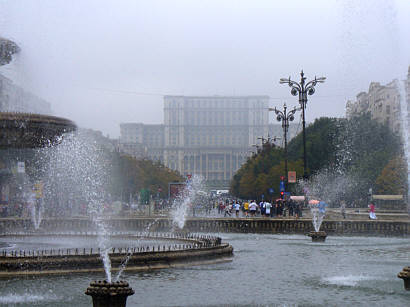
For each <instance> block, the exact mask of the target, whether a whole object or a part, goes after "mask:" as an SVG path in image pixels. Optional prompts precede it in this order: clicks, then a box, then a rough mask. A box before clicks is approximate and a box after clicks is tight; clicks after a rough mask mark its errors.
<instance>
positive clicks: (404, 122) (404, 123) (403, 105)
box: [396, 68, 410, 213]
mask: <svg viewBox="0 0 410 307" xmlns="http://www.w3.org/2000/svg"><path fill="white" fill-rule="evenodd" d="M409 76H410V68H409ZM396 87H397V89H398V91H399V97H400V116H401V127H402V138H403V147H404V149H403V151H404V156H405V158H406V163H407V184H408V185H409V184H410V156H409V155H410V152H409V149H410V147H409V146H410V145H409V110H408V107H407V101H406V89H405V87H404V85H403V83H402V82H400V81H398V80H396ZM409 90H410V88H409ZM409 200H410V188H409V186H408V187H407V211H408V212H409V213H410V204H409Z"/></svg>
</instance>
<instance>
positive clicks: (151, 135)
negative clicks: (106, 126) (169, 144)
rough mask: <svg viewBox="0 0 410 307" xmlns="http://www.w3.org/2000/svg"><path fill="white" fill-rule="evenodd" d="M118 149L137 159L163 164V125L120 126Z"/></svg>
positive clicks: (127, 124)
mask: <svg viewBox="0 0 410 307" xmlns="http://www.w3.org/2000/svg"><path fill="white" fill-rule="evenodd" d="M120 133H121V134H120V149H121V151H122V152H124V153H126V154H128V155H131V156H134V157H137V158H148V159H150V160H154V161H161V162H162V163H163V162H164V125H145V124H142V123H123V124H120Z"/></svg>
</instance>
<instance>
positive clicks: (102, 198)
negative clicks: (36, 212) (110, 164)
mask: <svg viewBox="0 0 410 307" xmlns="http://www.w3.org/2000/svg"><path fill="white" fill-rule="evenodd" d="M37 155H38V159H37V161H39V162H38V164H39V165H38V169H39V171H38V173H39V174H38V176H41V181H42V182H43V184H44V197H45V201H46V202H47V203H48V208H47V210H49V211H50V214H51V215H56V216H73V215H79V214H86V215H88V216H90V217H91V219H92V220H93V222H94V224H95V225H96V228H97V232H98V246H99V248H100V253H101V258H102V259H103V262H104V268H105V272H106V278H107V280H108V281H109V282H111V263H110V258H109V255H108V253H109V250H110V249H111V247H110V246H109V244H108V235H109V233H110V231H109V229H108V227H107V225H106V223H105V221H106V217H105V215H104V204H105V203H107V202H108V201H109V197H108V195H107V192H106V191H107V189H106V187H107V182H106V181H107V178H109V176H108V174H107V167H105V165H106V160H105V159H104V155H103V152H102V151H101V149H100V148H99V147H98V145H97V144H96V143H95V141H93V140H92V139H90V138H88V137H86V135H83V134H81V133H79V134H69V135H66V136H65V137H64V140H63V141H62V142H61V144H59V145H58V146H55V147H50V148H45V149H39V150H38V153H37Z"/></svg>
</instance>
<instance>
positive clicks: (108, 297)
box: [85, 280, 134, 307]
mask: <svg viewBox="0 0 410 307" xmlns="http://www.w3.org/2000/svg"><path fill="white" fill-rule="evenodd" d="M85 294H87V295H90V296H91V297H92V298H93V306H94V307H125V305H126V303H127V297H128V296H130V295H133V294H134V290H132V288H130V287H129V285H128V283H127V282H125V281H115V282H111V283H109V282H107V281H106V280H103V281H101V280H99V281H93V282H91V283H90V286H89V287H88V288H87V291H85Z"/></svg>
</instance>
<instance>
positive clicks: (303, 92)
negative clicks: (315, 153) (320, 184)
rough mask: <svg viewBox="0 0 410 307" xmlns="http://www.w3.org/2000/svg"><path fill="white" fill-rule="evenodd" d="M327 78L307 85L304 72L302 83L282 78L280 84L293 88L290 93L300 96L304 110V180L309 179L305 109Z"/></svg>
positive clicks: (301, 74)
mask: <svg viewBox="0 0 410 307" xmlns="http://www.w3.org/2000/svg"><path fill="white" fill-rule="evenodd" d="M325 80H326V78H325V77H320V78H316V76H315V79H313V80H311V81H309V82H307V83H306V77H305V74H304V73H303V70H302V72H301V73H300V83H298V82H296V81H292V80H291V79H290V77H289V79H286V78H281V79H280V81H279V83H280V84H288V85H289V87H291V88H292V89H291V91H290V93H291V94H292V95H293V96H296V95H299V104H300V107H301V109H302V125H303V178H304V179H307V177H308V175H307V162H306V132H305V108H306V104H307V96H308V95H313V94H314V93H315V86H316V84H318V83H323V82H325Z"/></svg>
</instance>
